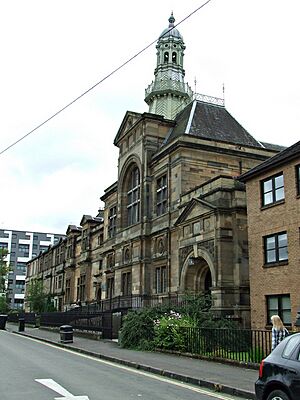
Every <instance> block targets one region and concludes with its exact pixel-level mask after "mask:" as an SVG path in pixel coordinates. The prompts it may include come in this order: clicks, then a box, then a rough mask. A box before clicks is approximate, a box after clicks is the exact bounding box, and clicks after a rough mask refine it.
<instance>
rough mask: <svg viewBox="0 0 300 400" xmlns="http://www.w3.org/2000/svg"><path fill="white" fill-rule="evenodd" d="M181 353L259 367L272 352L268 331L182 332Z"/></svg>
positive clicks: (212, 330)
mask: <svg viewBox="0 0 300 400" xmlns="http://www.w3.org/2000/svg"><path fill="white" fill-rule="evenodd" d="M181 329H182V332H181V333H182V335H183V337H184V349H183V351H184V352H187V353H191V354H197V355H201V356H206V357H208V358H221V359H227V360H235V361H239V362H245V363H259V362H260V361H261V360H262V359H263V358H265V357H266V356H267V355H268V354H270V352H271V344H272V337H271V335H272V333H271V331H266V330H265V331H262V330H251V329H227V328H226V329H225V328H224V329H210V328H190V327H187V328H181Z"/></svg>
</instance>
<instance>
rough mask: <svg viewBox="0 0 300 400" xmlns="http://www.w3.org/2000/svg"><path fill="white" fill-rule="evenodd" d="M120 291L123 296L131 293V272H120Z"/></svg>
mask: <svg viewBox="0 0 300 400" xmlns="http://www.w3.org/2000/svg"><path fill="white" fill-rule="evenodd" d="M121 289H122V293H123V296H129V295H131V272H125V273H123V274H122V288H121Z"/></svg>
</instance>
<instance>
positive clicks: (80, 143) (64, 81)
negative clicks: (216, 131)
mask: <svg viewBox="0 0 300 400" xmlns="http://www.w3.org/2000/svg"><path fill="white" fill-rule="evenodd" d="M204 1H205V0H199V1H195V0H194V1H190V0H186V1H182V0H172V1H171V0H164V1H161V0H152V1H141V0H128V1H124V0H115V1H99V0H80V1H79V0H26V1H24V0H11V1H4V0H3V1H1V2H0V35H1V39H2V40H1V64H0V72H1V73H0V107H1V111H0V115H1V117H0V135H1V141H0V151H2V150H3V149H5V148H6V147H8V146H9V145H10V144H12V143H13V142H15V141H16V140H18V139H19V138H20V137H22V136H23V135H25V134H26V133H28V132H29V131H31V130H32V129H33V128H35V127H36V126H37V125H39V124H40V123H42V122H43V121H44V120H46V119H47V118H49V117H50V116H51V115H52V114H54V113H55V112H57V111H58V110H59V109H61V108H62V107H64V106H65V105H66V104H68V103H69V102H71V101H72V100H73V99H75V98H76V97H77V96H79V95H80V94H81V93H83V92H84V91H86V90H87V89H89V88H90V87H92V86H93V85H94V84H95V83H97V82H99V81H100V80H101V79H103V78H104V77H105V76H106V75H107V74H109V73H110V72H111V71H112V70H114V69H115V68H117V67H118V66H120V65H121V64H122V63H123V62H125V61H126V60H128V59H129V58H130V57H131V56H133V55H134V54H136V53H137V52H138V51H140V50H141V49H143V48H144V47H145V46H146V45H148V44H149V43H151V42H152V41H154V40H155V39H156V38H158V36H159V35H160V33H161V32H162V31H163V29H164V28H166V27H167V26H168V18H169V16H170V13H171V11H172V10H173V12H174V16H175V18H176V22H175V23H177V22H179V21H181V20H182V19H183V18H185V17H186V16H187V15H189V14H190V13H191V12H193V11H194V10H195V9H197V8H198V7H199V6H200V5H201V4H202V3H204ZM299 15H300V2H299V0H285V1H282V0H264V1H261V0H211V1H210V3H209V4H207V5H206V6H205V7H204V8H202V9H201V10H200V11H198V12H197V13H195V14H194V15H192V16H191V17H190V18H189V19H188V20H186V21H185V22H183V23H182V24H181V25H179V26H178V30H179V31H180V32H181V34H182V35H183V38H184V41H185V44H186V51H185V65H184V66H185V70H186V81H187V82H188V83H189V84H190V86H191V87H192V88H193V89H194V88H195V84H194V81H195V79H196V91H197V92H198V93H203V94H208V95H211V96H216V97H222V86H223V83H224V84H225V104H226V108H227V110H228V111H229V112H230V113H231V114H232V115H233V116H234V117H235V118H236V119H237V120H238V121H239V122H240V123H241V124H242V125H243V126H244V128H245V129H247V130H248V132H249V133H251V134H252V135H253V136H254V137H255V138H256V139H258V140H261V141H265V142H270V143H277V144H281V145H284V146H290V145H292V144H293V143H295V142H297V141H298V140H299V137H300V135H299V122H300V76H299V71H300V56H299V37H300V32H299V31H300V24H299ZM155 53H156V50H155V45H153V46H152V47H150V48H149V49H148V50H147V51H145V52H144V53H143V54H141V55H140V56H139V57H137V58H136V59H134V60H133V61H132V62H131V63H129V64H128V65H126V67H124V68H123V69H122V70H120V71H119V72H117V73H116V74H114V75H113V76H111V77H110V78H109V79H107V80H105V81H104V82H103V83H102V84H100V85H98V86H97V87H96V88H95V89H94V90H92V91H91V92H89V93H88V94H87V95H86V96H84V97H83V98H81V99H80V100H79V101H77V102H76V103H75V104H74V105H72V106H71V107H69V108H68V109H67V110H66V111H64V112H63V113H61V114H60V115H59V116H57V117H56V118H54V119H53V120H51V121H50V122H49V123H47V124H46V125H44V126H43V127H41V128H40V129H38V130H37V131H35V132H34V133H33V134H31V135H30V136H28V137H27V138H26V139H25V140H23V141H21V142H20V143H19V144H17V145H16V146H14V147H12V148H11V149H9V150H8V151H6V152H4V153H3V154H2V155H1V156H0V171H1V173H0V185H1V197H0V204H1V213H0V227H1V228H6V229H17V230H28V231H41V232H55V233H65V232H66V229H67V226H68V224H75V225H79V223H80V220H81V217H82V215H83V214H90V215H94V216H95V215H96V214H97V210H98V208H99V207H100V206H102V204H101V201H100V196H101V195H102V194H103V193H104V190H105V189H106V188H107V187H108V186H110V185H111V184H112V183H114V182H115V181H116V180H117V158H118V152H117V148H116V147H115V146H114V145H113V140H114V137H115V135H116V133H117V131H118V128H119V126H120V124H121V122H122V119H123V117H124V115H125V113H126V111H127V110H130V111H136V112H145V111H148V109H147V105H146V103H144V90H145V88H146V87H147V86H148V85H149V84H150V83H151V81H152V80H153V77H154V75H153V73H154V68H155V63H156V55H155Z"/></svg>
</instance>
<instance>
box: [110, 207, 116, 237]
mask: <svg viewBox="0 0 300 400" xmlns="http://www.w3.org/2000/svg"><path fill="white" fill-rule="evenodd" d="M116 227H117V206H114V207H112V208H110V210H109V215H108V237H109V238H112V237H114V236H115V235H116Z"/></svg>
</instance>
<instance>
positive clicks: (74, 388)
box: [0, 330, 237, 400]
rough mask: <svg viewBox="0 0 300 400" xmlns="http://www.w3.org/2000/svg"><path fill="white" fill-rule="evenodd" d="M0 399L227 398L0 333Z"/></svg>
mask: <svg viewBox="0 0 300 400" xmlns="http://www.w3.org/2000/svg"><path fill="white" fill-rule="evenodd" d="M0 399H1V400H54V399H57V400H134V399H138V400H154V399H155V400H158V399H159V400H181V399H184V400H196V399H197V400H213V399H219V400H229V399H237V397H231V396H228V395H222V394H221V393H215V392H211V391H209V390H206V389H202V388H199V387H194V386H192V385H188V384H184V383H180V382H178V381H173V380H170V379H166V378H163V377H160V376H157V375H152V374H149V373H146V372H143V371H139V370H136V369H131V368H128V367H125V366H122V365H119V364H113V363H110V362H107V361H103V360H99V359H97V358H93V357H89V356H86V355H81V354H78V353H75V352H72V351H70V350H66V349H62V348H58V347H55V346H52V345H49V344H46V343H43V342H39V341H36V340H33V339H29V338H26V337H24V336H19V335H16V334H13V333H10V332H6V331H1V330H0Z"/></svg>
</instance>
